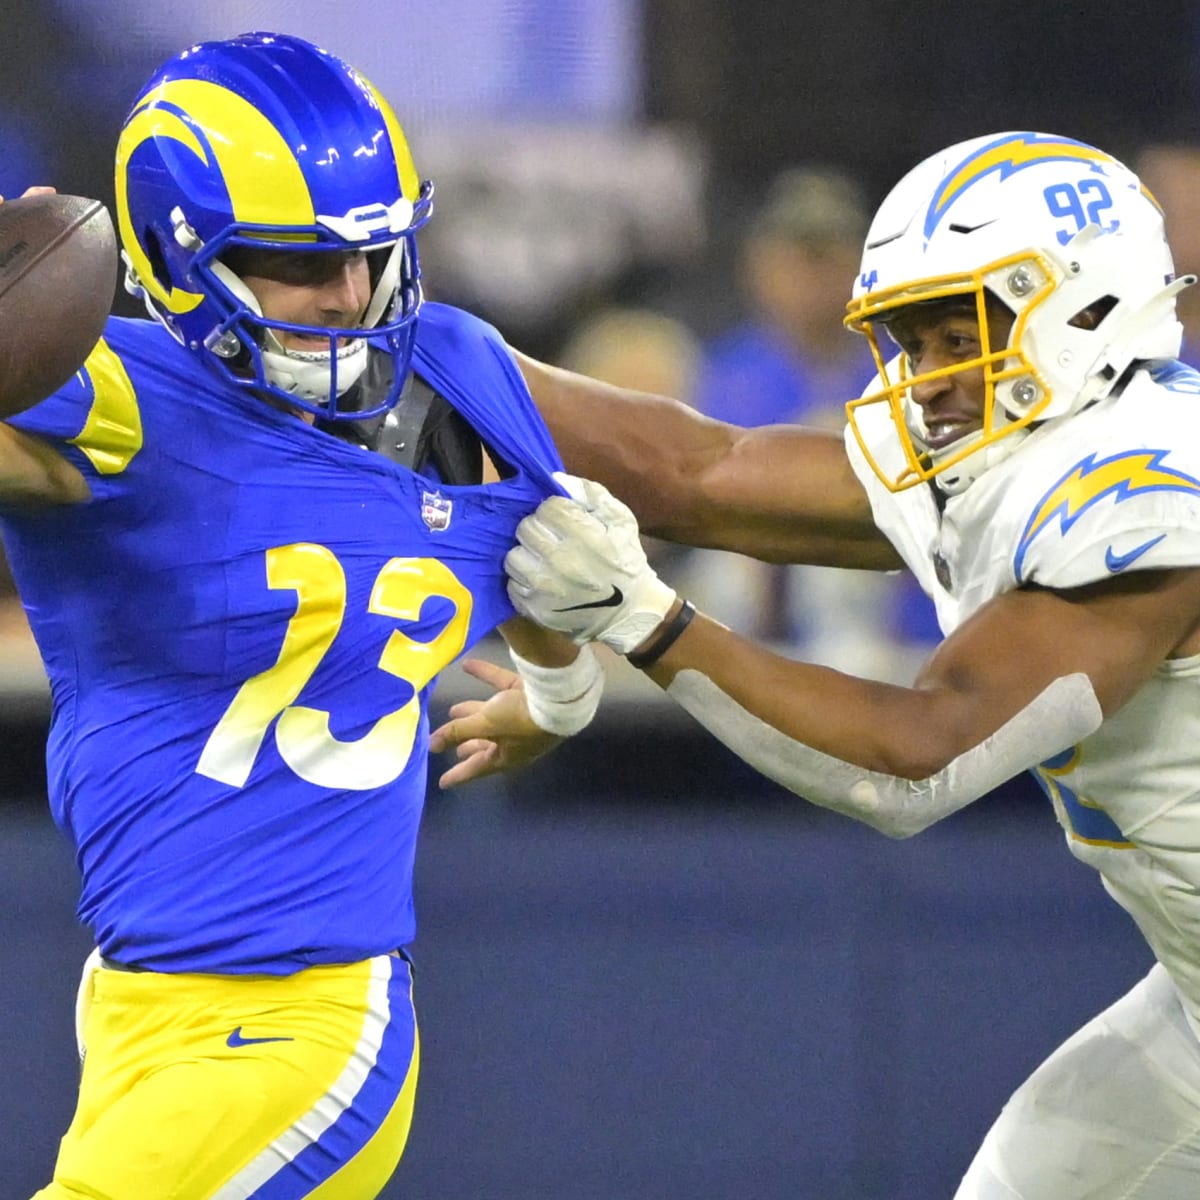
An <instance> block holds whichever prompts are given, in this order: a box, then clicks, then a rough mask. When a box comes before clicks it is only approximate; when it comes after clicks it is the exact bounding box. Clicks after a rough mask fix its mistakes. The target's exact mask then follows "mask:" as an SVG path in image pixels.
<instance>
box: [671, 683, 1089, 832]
mask: <svg viewBox="0 0 1200 1200" xmlns="http://www.w3.org/2000/svg"><path fill="white" fill-rule="evenodd" d="M667 694H668V695H670V696H671V697H673V698H674V699H675V700H676V701H677V702H678V703H679V704H681V705H682V706H683V707H684V708H685V709H687V711H688V712H689V713H691V714H692V716H693V717H695V718H696V720H697V721H699V722H700V724H701V725H703V726H704V727H705V728H706V729H707V730H708V731H709V732H710V733H712V734H714V735H715V736H716V737H717V738H718V739H719V740H720V741H722V742H724V744H725V745H726V746H728V747H729V749H730V750H732V751H733V752H734V753H735V754H737V755H738V756H739V757H740V758H742V759H743V760H744V761H746V762H747V763H749V764H750V766H752V767H754V768H755V770H757V771H761V772H762V774H764V775H765V776H767V778H768V779H773V780H774V781H775V782H776V783H779V784H782V785H783V786H784V787H785V788H787V789H788V790H789V791H792V792H795V793H796V794H797V795H798V796H802V797H803V798H804V799H805V800H808V801H811V802H812V803H813V804H819V805H820V806H821V807H822V808H830V809H833V810H834V811H835V812H840V813H843V814H844V815H846V816H848V817H853V818H854V819H855V820H858V821H862V822H864V823H865V824H867V825H870V826H871V827H872V828H874V829H877V830H879V832H880V833H885V834H887V835H888V837H896V838H904V837H911V836H912V835H913V834H914V833H920V832H921V830H922V829H925V828H927V827H928V826H930V825H932V824H933V823H934V822H935V821H940V820H941V819H942V818H943V817H948V816H949V815H950V814H951V813H953V812H957V811H958V810H959V809H960V808H964V807H966V805H968V804H970V803H971V801H972V800H978V799H979V797H980V796H983V795H985V794H986V793H987V792H990V791H991V790H992V789H993V788H995V787H998V786H999V785H1000V784H1001V783H1003V782H1004V781H1005V780H1006V779H1011V778H1012V777H1013V776H1014V775H1017V774H1019V773H1020V772H1021V771H1024V770H1026V769H1028V768H1029V767H1032V766H1036V765H1037V764H1038V763H1040V762H1044V761H1045V760H1046V759H1048V758H1051V757H1052V756H1053V755H1055V754H1058V753H1059V752H1061V751H1062V750H1065V749H1066V748H1067V747H1068V746H1073V745H1075V743H1076V742H1080V741H1082V740H1083V739H1084V738H1085V737H1087V736H1088V735H1089V734H1092V733H1095V732H1096V730H1097V729H1099V728H1100V724H1101V722H1102V721H1103V719H1104V714H1103V713H1102V712H1101V710H1100V702H1099V701H1098V700H1097V699H1096V693H1095V692H1094V691H1093V690H1092V682H1091V680H1090V679H1089V678H1088V677H1087V676H1086V675H1084V674H1076V675H1064V676H1062V677H1061V678H1060V679H1056V680H1055V681H1054V682H1053V683H1052V684H1050V686H1049V687H1047V688H1046V689H1045V690H1044V691H1042V692H1041V693H1040V694H1039V695H1038V696H1036V697H1035V698H1034V699H1033V700H1032V701H1031V702H1030V703H1029V704H1027V705H1026V706H1025V707H1024V708H1023V709H1022V710H1021V711H1020V712H1019V713H1017V714H1016V715H1015V716H1014V717H1012V718H1011V719H1010V720H1008V721H1006V722H1005V724H1003V725H1002V726H1001V727H1000V728H999V729H997V730H996V732H995V733H993V734H992V735H991V736H990V737H988V738H985V739H984V740H983V741H982V742H981V743H980V744H979V745H978V746H973V747H972V748H971V749H970V750H967V751H965V752H964V753H962V754H960V755H959V756H958V757H957V758H956V759H954V760H953V761H952V762H950V763H948V764H947V765H946V766H945V767H943V768H942V769H941V770H940V771H938V772H937V774H936V775H930V776H929V777H928V778H926V779H904V778H902V777H900V776H896V775H884V774H882V773H880V772H878V771H868V770H866V769H865V768H863V767H857V766H855V765H854V764H853V763H848V762H846V761H844V760H843V759H840V758H834V757H833V756H832V755H829V754H823V753H821V751H819V750H814V749H813V748H812V747H811V746H806V745H805V744H804V743H803V742H798V741H796V740H795V738H791V737H788V736H787V734H785V733H781V732H780V731H779V730H778V729H776V728H775V727H774V726H773V725H768V724H767V723H766V722H765V721H761V720H759V718H758V717H756V716H755V715H754V714H753V713H751V712H748V711H747V710H746V709H745V708H743V707H742V706H741V705H740V704H738V702H737V701H736V700H733V699H731V698H730V697H729V696H728V695H726V693H725V692H723V691H722V690H721V689H720V688H719V687H717V685H716V684H715V683H713V681H712V680H711V679H709V677H708V676H707V675H704V674H701V672H699V671H692V670H688V671H680V672H679V674H678V675H676V676H675V678H674V680H673V681H672V682H671V686H670V687H669V688H667Z"/></svg>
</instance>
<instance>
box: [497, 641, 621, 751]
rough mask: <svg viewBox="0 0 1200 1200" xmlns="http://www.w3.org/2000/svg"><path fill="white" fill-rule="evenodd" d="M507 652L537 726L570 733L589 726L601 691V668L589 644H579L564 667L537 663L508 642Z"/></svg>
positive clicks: (558, 733)
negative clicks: (544, 665)
mask: <svg viewBox="0 0 1200 1200" xmlns="http://www.w3.org/2000/svg"><path fill="white" fill-rule="evenodd" d="M508 653H509V657H510V658H511V659H512V663H513V666H514V667H515V668H516V671H517V674H518V675H520V677H521V681H522V682H523V683H524V685H525V704H526V706H527V707H528V709H529V716H530V717H531V718H532V720H533V723H534V724H535V725H536V726H537V727H538V728H539V729H544V730H545V731H546V732H547V733H553V734H556V735H557V736H558V737H570V736H571V735H572V734H575V733H578V732H579V731H580V730H581V729H585V728H586V727H587V726H588V724H589V723H590V722H591V719H592V718H593V717H594V716H595V715H596V709H597V708H599V706H600V697H601V695H602V694H603V692H604V668H603V667H601V666H600V662H599V660H598V659H597V658H596V655H595V654H594V653H593V652H592V648H591V646H581V647H580V648H579V654H578V656H577V657H576V659H575V661H574V662H573V663H570V664H569V665H568V666H565V667H542V666H539V665H538V664H537V663H533V662H530V661H529V660H528V659H527V658H522V657H521V656H520V655H519V654H518V653H517V652H516V651H515V650H514V649H513V648H512V647H511V646H510V647H509V648H508Z"/></svg>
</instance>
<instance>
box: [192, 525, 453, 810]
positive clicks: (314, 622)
mask: <svg viewBox="0 0 1200 1200" xmlns="http://www.w3.org/2000/svg"><path fill="white" fill-rule="evenodd" d="M266 557H267V586H268V587H269V588H271V589H272V590H290V591H294V592H295V593H296V599H297V602H296V611H295V614H294V615H293V616H292V618H291V620H289V621H288V623H287V629H286V631H285V632H284V638H283V646H282V647H281V649H280V651H279V658H278V659H277V660H276V662H275V663H274V665H272V666H270V667H268V668H267V669H266V670H265V671H262V672H260V673H259V674H258V675H254V676H252V677H251V678H250V679H247V680H246V682H245V683H244V684H242V686H241V687H240V688H239V689H238V692H237V695H235V696H234V698H233V700H232V702H231V703H230V705H229V707H228V708H227V709H226V710H225V714H224V715H223V716H222V717H221V719H220V721H218V722H217V725H216V727H215V728H214V729H213V731H212V734H211V735H210V736H209V739H208V741H207V742H206V744H205V747H204V752H203V754H201V756H200V762H199V764H198V765H197V767H196V771H197V773H198V774H200V775H205V776H207V777H208V778H210V779H216V780H218V781H220V782H221V783H226V784H229V785H230V786H231V787H243V786H245V783H246V780H247V779H248V778H249V777H250V771H251V769H252V768H253V766H254V762H255V759H256V758H257V757H258V752H259V750H260V749H261V747H262V743H263V739H264V738H265V737H266V736H267V733H268V731H269V730H270V727H271V724H272V722H276V724H275V744H276V746H277V747H278V749H279V754H280V757H282V758H283V760H284V761H285V762H286V763H287V764H288V766H289V767H291V769H292V770H293V771H294V772H295V773H296V774H297V775H298V776H299V777H300V778H301V779H304V780H306V781H307V782H309V783H314V784H316V785H318V786H319V787H328V788H338V789H342V788H348V789H352V790H365V789H369V788H375V787H382V786H383V785H384V784H387V783H390V782H391V781H392V780H393V779H395V778H396V777H397V776H398V775H399V774H400V772H401V771H403V770H404V767H405V764H406V763H407V762H408V759H409V756H410V755H411V754H412V748H413V743H414V742H415V740H416V734H417V725H418V722H419V720H420V715H421V706H420V697H419V693H420V691H421V689H422V688H424V687H425V686H426V685H427V684H428V683H429V682H430V681H431V680H432V679H433V678H434V676H435V675H437V673H438V672H439V671H441V670H442V668H443V667H445V666H446V665H447V664H448V663H450V662H452V661H453V660H454V659H455V658H456V657H457V656H458V655H459V654H460V653H461V652H462V649H463V647H464V646H465V645H466V639H467V627H468V625H469V623H470V619H471V607H472V605H471V593H470V592H469V591H468V590H467V589H466V588H465V587H464V586H463V585H462V583H460V582H459V580H458V579H457V578H456V577H455V575H454V573H453V572H452V571H451V570H450V569H449V567H447V566H446V565H445V564H444V563H442V562H440V561H438V560H437V559H433V558H393V559H391V560H390V561H389V562H387V563H386V564H385V566H384V567H383V569H382V570H381V571H380V572H379V574H378V576H376V579H375V584H374V586H373V587H372V589H371V598H370V601H369V603H368V606H367V607H368V611H369V612H372V613H378V614H380V615H381V616H386V617H394V618H396V619H397V620H401V621H416V620H417V619H419V617H420V615H421V607H422V605H423V604H424V603H425V601H426V600H427V599H429V598H431V597H434V596H439V597H443V598H445V599H447V600H449V601H450V603H451V604H452V605H453V606H454V612H453V615H452V616H451V617H450V619H449V620H448V621H447V622H446V624H445V625H444V626H443V628H442V629H441V630H440V631H439V632H438V633H437V635H436V636H435V637H434V638H433V639H432V640H430V641H428V642H418V641H414V640H413V639H412V638H409V637H406V636H405V635H404V634H403V633H401V632H400V631H399V630H393V631H392V634H391V636H390V637H389V638H388V641H387V644H386V645H385V646H384V648H383V653H382V654H381V655H380V656H379V668H380V670H382V671H386V672H387V673H388V674H390V675H394V676H396V677H397V678H400V679H404V680H406V681H407V682H408V683H410V684H412V686H413V689H414V694H413V696H412V699H410V700H409V701H408V703H406V704H405V705H403V706H402V707H401V708H398V709H396V711H395V712H391V713H388V714H387V715H386V716H383V717H380V719H379V720H378V721H376V722H375V724H374V725H373V726H372V727H371V728H370V729H369V730H368V731H367V732H366V733H365V734H364V735H363V736H362V737H360V738H357V739H356V740H354V741H350V742H343V741H340V740H338V739H337V738H335V737H334V736H333V734H332V733H331V732H330V730H329V719H330V714H329V713H327V712H323V711H321V710H320V709H315V708H308V707H305V706H304V705H300V704H296V702H295V701H296V698H297V697H298V696H299V695H300V692H301V691H302V690H303V689H304V686H305V684H307V683H308V681H309V680H310V679H311V678H312V676H313V673H314V672H315V671H316V669H317V667H318V665H319V664H320V662H321V660H322V659H323V658H324V657H325V654H326V653H327V652H328V650H329V648H330V646H332V645H333V641H334V638H335V637H336V636H337V633H338V630H339V629H340V628H341V625H342V619H343V617H344V615H345V611H346V574H345V571H344V570H343V569H342V564H341V563H340V562H338V560H337V558H336V557H335V556H334V554H333V553H332V552H331V551H330V550H328V549H326V547H324V546H318V545H314V544H311V543H304V542H302V543H297V544H295V545H291V546H277V547H275V548H274V549H271V550H268V551H267V556H266Z"/></svg>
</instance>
